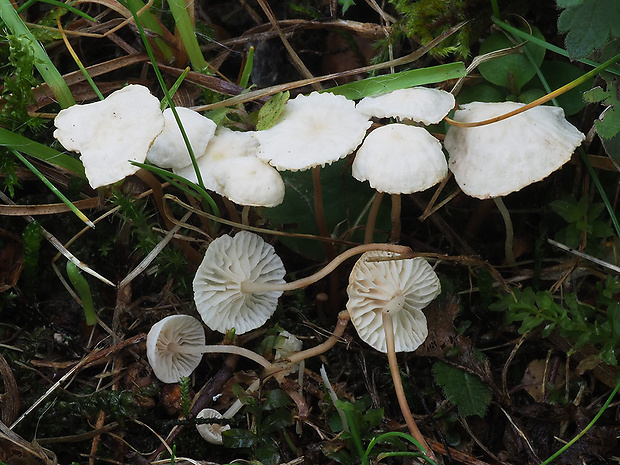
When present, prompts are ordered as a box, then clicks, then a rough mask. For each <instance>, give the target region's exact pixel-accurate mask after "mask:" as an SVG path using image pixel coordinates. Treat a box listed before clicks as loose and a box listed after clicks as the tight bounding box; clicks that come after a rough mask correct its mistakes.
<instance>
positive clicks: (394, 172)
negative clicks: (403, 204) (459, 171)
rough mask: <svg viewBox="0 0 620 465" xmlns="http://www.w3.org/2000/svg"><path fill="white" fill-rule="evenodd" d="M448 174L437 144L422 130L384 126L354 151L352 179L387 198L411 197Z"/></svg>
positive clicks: (441, 152) (412, 127) (438, 143)
mask: <svg viewBox="0 0 620 465" xmlns="http://www.w3.org/2000/svg"><path fill="white" fill-rule="evenodd" d="M447 174H448V164H447V162H446V158H445V156H444V154H443V151H442V150H441V143H440V142H439V141H438V140H437V139H435V138H434V137H433V136H432V135H431V134H430V133H429V132H428V131H427V130H426V129H424V128H419V127H415V126H408V125H406V124H398V123H396V124H388V125H386V126H383V127H380V128H377V129H375V130H374V131H372V132H371V133H370V134H369V135H368V136H367V137H366V140H364V143H363V144H362V146H361V147H360V149H359V150H358V151H357V155H355V160H354V161H353V177H354V178H355V179H357V180H359V181H369V182H370V185H371V186H372V188H373V189H376V190H377V191H379V192H387V193H389V194H411V193H413V192H419V191H423V190H425V189H428V188H429V187H431V186H433V185H435V184H437V183H438V182H439V181H441V180H442V179H443V178H444V177H445V176H446V175H447Z"/></svg>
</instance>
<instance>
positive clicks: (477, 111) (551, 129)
mask: <svg viewBox="0 0 620 465" xmlns="http://www.w3.org/2000/svg"><path fill="white" fill-rule="evenodd" d="M522 106H523V104H522V103H514V102H503V103H480V102H474V103H470V104H467V105H463V106H462V107H461V109H460V110H457V111H456V113H455V115H454V119H455V120H457V121H462V122H475V121H483V120H486V119H489V118H493V117H495V116H499V115H503V114H504V113H508V112H509V111H512V110H515V109H517V108H520V107H522ZM584 138H585V136H584V134H582V133H581V132H580V131H578V130H577V128H575V127H574V126H573V125H572V124H570V123H569V122H568V121H566V119H565V118H564V110H562V109H561V108H558V107H549V106H538V107H535V108H532V109H530V110H527V111H525V112H523V113H521V114H519V115H517V116H513V117H511V118H508V119H505V120H503V121H499V122H497V123H492V124H489V125H486V126H480V127H473V128H459V127H456V126H451V127H450V129H448V132H447V134H446V139H445V141H444V146H445V148H446V150H447V151H448V153H449V154H450V160H449V168H450V170H451V171H452V172H453V173H454V177H455V179H456V182H457V183H458V184H459V186H460V187H461V189H462V190H463V192H465V193H466V194H467V195H471V196H472V197H478V198H480V199H486V198H490V197H499V196H502V195H506V194H509V193H511V192H515V191H518V190H520V189H522V188H523V187H525V186H528V185H530V184H532V183H534V182H537V181H540V180H542V179H544V178H546V177H547V176H549V175H550V174H551V173H553V172H554V171H555V170H557V169H558V168H560V167H561V166H562V165H563V164H564V163H566V162H567V161H568V160H570V157H571V155H572V153H573V152H574V151H575V148H577V147H578V146H579V144H581V142H582V141H583V140H584Z"/></svg>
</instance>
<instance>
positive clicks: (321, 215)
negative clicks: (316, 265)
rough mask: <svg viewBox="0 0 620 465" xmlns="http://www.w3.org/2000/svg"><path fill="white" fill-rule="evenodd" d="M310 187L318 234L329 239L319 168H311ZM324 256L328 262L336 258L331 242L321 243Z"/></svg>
mask: <svg viewBox="0 0 620 465" xmlns="http://www.w3.org/2000/svg"><path fill="white" fill-rule="evenodd" d="M312 186H313V189H314V218H315V221H316V227H317V228H318V230H319V234H320V235H321V236H323V237H331V235H330V233H329V227H328V226H327V221H326V220H325V208H323V188H322V186H321V167H320V166H315V167H314V168H312ZM323 248H324V249H325V255H327V259H328V260H332V259H333V258H334V257H335V256H336V249H335V248H334V244H332V243H331V242H323Z"/></svg>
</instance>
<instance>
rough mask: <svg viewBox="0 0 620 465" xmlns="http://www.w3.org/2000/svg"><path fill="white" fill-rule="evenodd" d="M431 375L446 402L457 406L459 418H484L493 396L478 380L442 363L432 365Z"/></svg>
mask: <svg viewBox="0 0 620 465" xmlns="http://www.w3.org/2000/svg"><path fill="white" fill-rule="evenodd" d="M433 374H434V375H435V382H436V383H437V384H438V385H439V386H441V387H442V389H443V391H444V394H445V395H446V397H447V398H448V400H449V401H450V402H451V403H453V404H454V405H456V406H457V408H458V409H459V414H460V415H461V416H464V417H466V416H469V415H478V416H479V417H481V418H482V417H484V415H485V413H486V411H487V408H488V407H489V405H491V400H492V398H493V396H492V393H491V390H490V389H489V388H487V387H486V386H485V385H484V384H482V381H480V378H478V377H477V376H474V375H472V374H469V373H466V372H465V371H463V370H460V369H458V368H454V367H451V366H450V365H447V364H445V363H442V362H437V363H435V365H433Z"/></svg>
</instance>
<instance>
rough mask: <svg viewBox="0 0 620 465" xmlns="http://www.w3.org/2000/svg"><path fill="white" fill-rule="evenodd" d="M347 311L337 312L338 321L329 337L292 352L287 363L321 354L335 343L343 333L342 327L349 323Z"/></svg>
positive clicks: (297, 361)
mask: <svg viewBox="0 0 620 465" xmlns="http://www.w3.org/2000/svg"><path fill="white" fill-rule="evenodd" d="M349 319H350V318H349V312H347V311H346V310H345V311H342V312H340V313H339V314H338V322H337V323H336V327H335V328H334V331H333V332H332V334H331V335H330V336H329V338H328V339H327V340H326V341H325V342H323V343H321V344H319V345H318V346H315V347H312V348H310V349H306V350H302V351H301V352H297V353H294V354H292V355H290V356H289V357H288V359H287V360H288V363H290V364H294V363H299V362H302V361H303V360H306V359H307V358H310V357H315V356H317V355H321V354H322V353H324V352H327V351H328V350H329V349H331V348H332V347H334V346H335V345H336V342H338V340H339V339H340V338H341V337H342V335H343V334H344V329H345V328H346V327H347V324H348V323H349Z"/></svg>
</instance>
